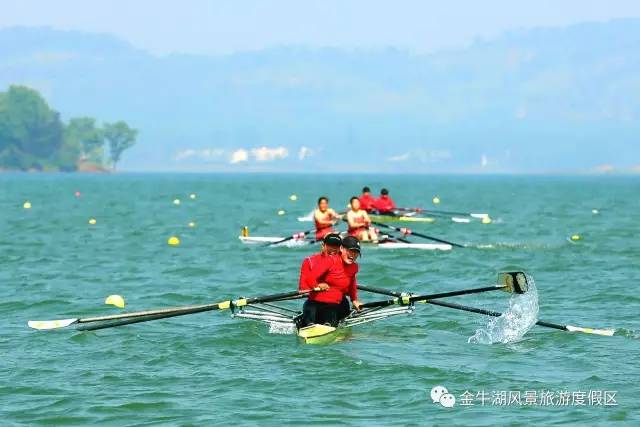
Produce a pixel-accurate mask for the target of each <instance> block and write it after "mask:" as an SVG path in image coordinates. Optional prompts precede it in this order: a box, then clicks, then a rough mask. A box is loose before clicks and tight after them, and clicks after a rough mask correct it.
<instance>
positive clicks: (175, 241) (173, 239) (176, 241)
mask: <svg viewBox="0 0 640 427" xmlns="http://www.w3.org/2000/svg"><path fill="white" fill-rule="evenodd" d="M167 243H168V244H169V245H170V246H178V245H179V244H180V239H178V238H177V237H176V236H171V237H169V240H167Z"/></svg>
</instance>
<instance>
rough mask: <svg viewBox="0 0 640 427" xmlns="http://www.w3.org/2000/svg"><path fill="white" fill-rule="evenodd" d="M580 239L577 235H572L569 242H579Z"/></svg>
mask: <svg viewBox="0 0 640 427" xmlns="http://www.w3.org/2000/svg"><path fill="white" fill-rule="evenodd" d="M581 238H582V237H580V235H579V234H574V235H573V236H571V240H573V241H574V242H577V241H578V240H580V239H581Z"/></svg>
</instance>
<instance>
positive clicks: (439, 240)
mask: <svg viewBox="0 0 640 427" xmlns="http://www.w3.org/2000/svg"><path fill="white" fill-rule="evenodd" d="M371 223H372V224H375V225H377V226H378V227H384V228H388V229H390V230H395V231H399V232H400V233H402V234H413V235H414V236H418V237H422V238H423V239H428V240H433V241H434V242H440V243H446V244H447V245H451V246H455V247H458V248H464V247H465V246H463V245H461V244H459V243H453V242H449V241H447V240H442V239H438V238H437V237H433V236H427V235H426V234H422V233H417V232H415V231H412V230H410V229H408V228H400V227H395V226H393V225H388V224H384V223H381V222H375V221H371Z"/></svg>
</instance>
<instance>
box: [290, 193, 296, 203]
mask: <svg viewBox="0 0 640 427" xmlns="http://www.w3.org/2000/svg"><path fill="white" fill-rule="evenodd" d="M289 200H291V201H292V202H295V201H296V200H298V196H296V195H295V194H292V195H290V196H289Z"/></svg>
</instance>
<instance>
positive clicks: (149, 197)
mask: <svg viewBox="0 0 640 427" xmlns="http://www.w3.org/2000/svg"><path fill="white" fill-rule="evenodd" d="M363 185H369V186H370V187H372V189H373V190H374V191H375V192H377V191H379V189H380V188H381V187H382V186H386V187H387V188H389V189H390V191H391V196H392V197H393V198H394V199H395V200H396V201H397V202H398V204H399V205H403V206H423V207H433V204H432V203H431V199H432V198H433V196H435V195H438V196H439V197H440V198H441V200H442V203H441V204H440V205H439V206H438V209H444V210H454V211H460V210H462V211H473V212H488V213H489V214H490V215H491V217H492V219H493V223H491V224H481V223H479V222H474V223H470V224H457V223H453V222H451V221H446V220H439V221H436V222H435V223H433V224H423V225H412V227H413V228H414V229H415V230H416V231H419V232H422V233H426V234H429V235H433V236H438V237H442V238H444V239H447V240H451V241H454V242H458V243H461V244H465V245H469V246H470V247H468V248H464V249H454V250H453V251H451V252H431V251H414V250H397V251H393V250H382V249H376V248H365V249H364V256H363V258H362V259H361V260H360V273H359V280H360V282H361V283H366V284H369V285H375V286H378V287H386V288H389V289H393V290H399V291H411V292H416V293H417V292H419V293H431V292H440V291H447V290H456V289H464V288H470V287H477V286H485V285H488V284H491V283H493V282H494V281H495V278H496V274H497V272H498V271H501V270H503V269H514V268H517V269H523V270H525V271H527V272H528V273H530V274H531V275H532V276H533V278H534V279H535V284H536V287H537V291H538V295H539V300H538V304H539V317H540V319H542V320H546V321H550V322H556V323H562V324H572V325H579V326H592V327H613V328H616V329H617V333H616V336H613V337H602V336H594V335H587V334H571V333H567V332H561V331H556V330H553V329H546V328H542V327H534V328H532V329H531V330H530V331H529V332H528V333H526V334H525V335H524V337H523V338H522V339H521V340H518V341H515V342H510V343H507V344H502V343H494V344H471V343H469V342H468V340H469V337H471V336H472V335H474V333H475V331H476V330H477V329H479V328H483V327H484V326H485V325H486V323H487V319H486V318H485V317H483V316H480V315H477V314H471V313H464V312H459V311H453V310H450V309H446V308H442V307H435V306H429V305H418V306H417V309H416V311H415V312H414V313H413V314H412V315H410V316H404V317H397V318H393V319H389V320H385V321H381V322H378V323H373V324H369V325H363V326H362V327H357V328H355V329H354V331H353V333H352V334H351V335H350V336H349V337H348V339H347V340H345V341H342V342H340V343H336V344H333V345H327V346H309V345H305V344H302V343H301V342H299V341H298V340H297V338H296V337H295V336H293V335H282V334H273V333H269V331H268V328H266V327H265V326H264V325H260V324H255V323H253V322H250V321H247V320H242V319H234V318H232V317H231V316H230V315H229V313H225V312H209V313H202V314H197V315H190V316H184V317H177V318H173V319H167V320H157V321H153V322H148V323H142V324H137V325H130V326H124V327H120V328H113V329H106V330H101V331H96V332H76V331H75V330H74V329H73V328H67V329H63V330H59V331H49V332H43V331H35V330H31V329H29V328H28V327H27V326H26V322H27V320H31V319H38V320H40V319H57V318H68V317H76V316H92V315H99V314H115V313H118V312H120V311H121V310H120V309H118V308H115V307H113V306H108V305H104V299H105V297H106V296H108V295H111V294H119V295H122V296H124V298H125V299H126V303H127V306H126V310H129V311H136V310H143V309H147V308H160V307H171V306H179V305H190V304H200V303H207V302H214V301H220V300H225V299H229V298H233V297H240V296H254V295H264V294H270V293H277V292H286V291H289V290H292V289H295V287H296V285H297V276H298V272H299V266H300V263H301V261H302V259H303V258H304V257H305V256H306V255H308V254H310V253H313V252H314V251H316V250H317V249H318V248H317V246H310V247H302V248H263V247H251V246H247V245H243V244H242V243H241V242H240V241H239V240H238V235H239V232H240V229H241V228H242V227H243V226H245V225H246V226H248V227H249V230H250V233H251V235H254V236H261V235H262V236H278V235H281V236H286V235H289V234H291V233H294V232H299V231H304V230H306V229H308V228H310V225H309V223H300V222H297V221H296V218H297V217H298V216H301V215H304V214H306V213H308V212H309V211H310V210H311V208H312V207H313V206H314V205H315V201H316V199H317V197H318V196H320V195H327V196H329V197H330V198H331V202H332V205H333V206H334V207H336V208H337V210H341V209H342V208H343V207H344V206H345V204H346V202H347V200H348V198H349V197H350V196H352V195H355V194H357V193H358V192H359V190H360V188H361V187H362V186H363ZM76 191H79V192H80V193H81V196H80V197H76V196H75V195H74V193H75V192H76ZM192 193H194V194H196V195H197V198H196V199H191V198H190V197H189V195H190V194H192ZM291 194H296V195H297V196H298V200H297V201H295V202H294V201H291V200H289V196H290V195H291ZM176 198H179V199H180V200H181V204H180V205H175V204H173V203H172V201H173V200H174V199H176ZM27 200H28V201H29V202H30V203H31V204H32V207H31V209H24V208H23V203H24V202H25V201H27ZM280 209H283V210H285V211H286V214H285V215H278V214H277V212H278V210H280ZM593 209H597V210H598V213H597V214H594V213H593V212H592V210H593ZM90 218H95V219H96V220H97V223H96V224H95V225H89V224H88V220H89V219H90ZM191 221H193V222H195V223H196V227H193V228H190V227H189V226H188V224H189V222H191ZM639 223H640V179H638V178H637V177H540V176H531V177H529V176H399V175H398V176H357V175H343V176H338V175H336V176H331V175H322V176H310V175H173V174H139V175H138V174H116V175H95V176H89V175H37V174H29V175H26V174H6V173H5V174H0V319H2V329H1V330H2V333H1V335H0V352H1V354H2V359H1V361H0V402H1V403H0V419H1V420H2V421H1V424H2V425H9V426H11V425H29V426H50V425H78V426H89V425H99V426H129V425H130V426H147V425H219V424H234V425H265V426H272V425H274V426H279V425H301V424H307V425H332V424H341V425H474V426H485V425H486V426H492V425H560V424H576V425H609V424H611V423H616V422H617V423H620V424H626V425H640V394H639V392H640V389H639V387H638V378H640V345H639V344H640V340H639V338H640V326H639V323H638V314H639V313H640V297H638V286H639V285H640V272H639V266H640V243H639V242H638V230H639ZM574 234H579V235H580V236H581V237H582V239H581V240H579V241H577V242H572V241H570V239H569V237H570V236H571V235H574ZM170 236H177V237H179V238H180V240H181V244H180V246H178V247H171V246H169V245H167V239H168V238H169V237H170ZM412 239H413V240H415V241H422V240H420V239H419V238H416V237H413V238H412ZM379 298H380V297H377V296H375V295H370V294H369V295H366V294H364V293H361V300H363V301H370V300H375V299H379ZM451 301H452V302H458V303H462V304H467V305H471V306H475V307H481V308H487V309H494V310H504V309H505V308H506V307H507V305H508V295H507V294H504V293H502V292H499V293H491V294H479V295H469V296H464V297H456V298H452V299H451ZM437 385H442V386H444V387H446V388H447V389H448V391H449V393H451V394H452V395H453V396H454V397H455V398H456V405H455V406H454V407H453V408H445V407H443V406H442V405H441V404H440V403H433V402H432V400H431V398H430V391H431V389H432V388H433V387H434V386H437ZM483 393H484V396H485V399H484V400H483V399H482V396H483ZM566 393H568V394H569V396H570V398H569V399H568V400H567V399H566V396H567V395H566ZM504 395H506V396H507V400H509V401H508V402H506V403H505V402H504V400H501V398H500V397H501V396H504ZM469 396H473V398H471V397H469ZM518 396H520V403H518V401H517V399H516V397H518ZM525 396H527V398H528V399H529V401H526V400H525ZM549 396H551V399H549ZM599 396H600V397H601V399H598V397H599ZM533 397H535V402H534V401H533V400H532V399H533ZM511 400H513V401H511ZM482 402H484V405H483V404H482ZM526 403H529V404H526ZM581 403H582V404H581Z"/></svg>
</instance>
